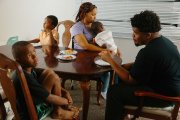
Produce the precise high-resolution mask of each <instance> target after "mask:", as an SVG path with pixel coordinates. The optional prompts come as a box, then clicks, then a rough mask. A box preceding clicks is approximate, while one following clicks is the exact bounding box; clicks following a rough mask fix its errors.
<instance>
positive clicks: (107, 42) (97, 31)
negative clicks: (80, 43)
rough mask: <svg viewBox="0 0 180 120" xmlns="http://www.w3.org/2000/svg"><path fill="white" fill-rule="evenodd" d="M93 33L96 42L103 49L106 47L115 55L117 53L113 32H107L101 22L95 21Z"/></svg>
mask: <svg viewBox="0 0 180 120" xmlns="http://www.w3.org/2000/svg"><path fill="white" fill-rule="evenodd" d="M91 31H92V33H93V35H94V36H95V38H94V42H95V43H97V44H98V45H99V46H101V47H106V48H107V49H108V50H110V51H111V52H112V53H113V54H116V53H117V46H116V45H115V43H114V39H113V37H112V32H111V31H105V29H104V26H103V24H102V23H101V22H99V21H95V22H93V23H92V25H91Z"/></svg>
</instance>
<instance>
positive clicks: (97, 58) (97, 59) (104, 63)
mask: <svg viewBox="0 0 180 120" xmlns="http://www.w3.org/2000/svg"><path fill="white" fill-rule="evenodd" d="M94 63H95V64H96V65H100V66H110V64H109V63H108V62H106V61H104V60H102V59H101V58H100V57H99V56H98V57H96V58H95V59H94Z"/></svg>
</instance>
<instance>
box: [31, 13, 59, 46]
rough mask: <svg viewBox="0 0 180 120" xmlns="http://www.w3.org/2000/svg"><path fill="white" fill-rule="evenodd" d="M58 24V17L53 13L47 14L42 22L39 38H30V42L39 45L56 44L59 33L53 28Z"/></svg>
mask: <svg viewBox="0 0 180 120" xmlns="http://www.w3.org/2000/svg"><path fill="white" fill-rule="evenodd" d="M57 24H58V19H57V17H56V16H54V15H48V16H47V17H46V18H45V21H44V24H43V28H44V29H43V30H42V31H41V33H40V34H39V38H36V39H34V40H31V41H30V43H39V42H40V44H41V45H58V44H59V33H58V31H57V30H56V29H55V27H56V26H57Z"/></svg>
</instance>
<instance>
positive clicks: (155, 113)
mask: <svg viewBox="0 0 180 120" xmlns="http://www.w3.org/2000/svg"><path fill="white" fill-rule="evenodd" d="M135 95H136V96H138V97H140V100H141V101H140V104H139V106H125V116H126V115H127V114H130V115H133V116H134V117H133V118H132V120H135V119H136V118H138V117H144V118H150V119H153V120H178V119H177V116H178V112H179V106H180V97H168V96H164V95H160V94H157V93H153V92H146V91H136V92H135ZM144 97H152V98H157V99H161V100H164V101H170V102H173V103H174V106H173V107H166V108H154V107H143V99H144Z"/></svg>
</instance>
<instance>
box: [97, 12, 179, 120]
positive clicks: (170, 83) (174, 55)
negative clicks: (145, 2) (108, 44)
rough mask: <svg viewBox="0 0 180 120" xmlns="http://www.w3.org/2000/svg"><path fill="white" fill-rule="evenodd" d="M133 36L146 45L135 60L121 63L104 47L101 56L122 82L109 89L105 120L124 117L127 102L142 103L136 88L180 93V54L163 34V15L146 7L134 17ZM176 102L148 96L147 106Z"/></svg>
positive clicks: (170, 94)
mask: <svg viewBox="0 0 180 120" xmlns="http://www.w3.org/2000/svg"><path fill="white" fill-rule="evenodd" d="M131 25H132V29H133V40H134V43H135V45H136V46H140V45H145V47H144V48H142V49H141V50H140V51H139V53H138V55H137V56H136V59H135V62H133V63H129V64H124V65H122V66H120V67H119V65H117V64H116V63H115V62H114V61H113V60H112V59H111V57H110V54H109V52H107V51H103V52H101V53H100V56H101V58H102V59H103V60H105V61H107V62H109V63H110V64H111V66H112V68H113V69H114V70H115V72H116V74H117V75H118V77H119V79H120V80H121V83H120V85H113V86H112V87H110V88H109V90H108V95H107V104H106V113H105V120H119V119H123V108H124V106H125V105H138V103H139V101H138V98H137V97H136V96H135V95H134V91H136V90H147V91H153V92H156V93H160V94H163V95H167V96H179V95H180V55H179V52H178V50H177V47H176V46H175V45H174V44H173V43H172V42H171V41H170V40H169V39H167V38H166V37H164V36H162V35H160V33H159V31H160V30H161V25H160V20H159V17H158V16H157V15H156V13H154V12H153V11H148V10H146V11H142V12H141V13H140V14H136V15H134V17H133V18H131ZM169 105H172V103H169V102H164V101H162V100H158V99H149V98H148V99H145V102H144V106H152V107H166V106H169Z"/></svg>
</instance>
